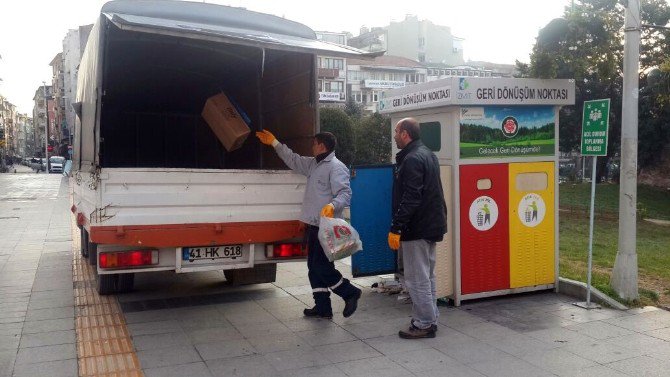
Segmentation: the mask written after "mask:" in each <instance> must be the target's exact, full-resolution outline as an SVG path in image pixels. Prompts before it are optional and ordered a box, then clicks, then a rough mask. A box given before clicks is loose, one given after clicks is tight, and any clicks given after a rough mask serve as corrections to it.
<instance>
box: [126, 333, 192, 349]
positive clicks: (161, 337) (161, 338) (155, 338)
mask: <svg viewBox="0 0 670 377" xmlns="http://www.w3.org/2000/svg"><path fill="white" fill-rule="evenodd" d="M132 338H133V345H134V346H135V349H137V350H138V351H143V350H151V349H160V348H169V347H178V346H188V345H192V344H193V343H192V341H191V340H190V339H189V338H188V336H186V333H184V332H173V333H167V334H149V335H137V336H133V337H132Z"/></svg>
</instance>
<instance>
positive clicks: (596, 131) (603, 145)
mask: <svg viewBox="0 0 670 377" xmlns="http://www.w3.org/2000/svg"><path fill="white" fill-rule="evenodd" d="M609 118H610V99H609V98H607V99H598V100H594V101H584V113H583V117H582V156H607V131H608V129H609Z"/></svg>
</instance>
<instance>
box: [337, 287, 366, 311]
mask: <svg viewBox="0 0 670 377" xmlns="http://www.w3.org/2000/svg"><path fill="white" fill-rule="evenodd" d="M361 293H362V292H361V290H360V289H356V293H354V294H353V295H351V297H349V298H348V299H346V300H344V311H343V312H342V315H343V316H344V317H345V318H347V317H351V315H352V314H354V312H355V311H356V308H357V307H358V299H359V298H361Z"/></svg>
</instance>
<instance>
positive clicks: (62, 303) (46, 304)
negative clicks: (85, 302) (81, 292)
mask: <svg viewBox="0 0 670 377" xmlns="http://www.w3.org/2000/svg"><path fill="white" fill-rule="evenodd" d="M70 306H72V307H73V306H74V296H73V297H71V298H70V299H54V300H52V299H46V300H33V299H31V300H30V303H29V304H28V309H30V310H34V309H50V308H62V307H70Z"/></svg>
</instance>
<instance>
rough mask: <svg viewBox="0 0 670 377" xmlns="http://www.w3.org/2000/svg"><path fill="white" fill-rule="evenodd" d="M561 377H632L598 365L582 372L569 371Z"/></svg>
mask: <svg viewBox="0 0 670 377" xmlns="http://www.w3.org/2000/svg"><path fill="white" fill-rule="evenodd" d="M559 376H561V377H630V375H628V374H625V373H621V372H619V371H617V370H614V369H611V368H608V367H606V366H604V365H596V366H594V367H589V368H585V369H581V370H568V371H565V372H563V373H561V374H559Z"/></svg>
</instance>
